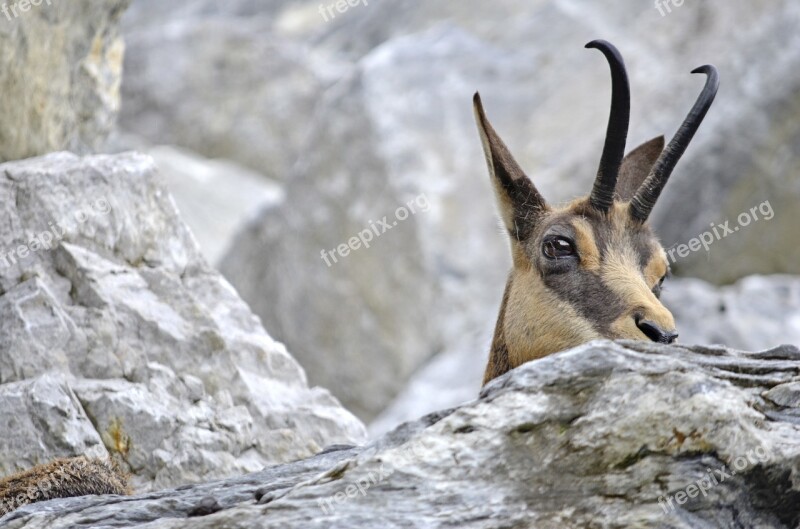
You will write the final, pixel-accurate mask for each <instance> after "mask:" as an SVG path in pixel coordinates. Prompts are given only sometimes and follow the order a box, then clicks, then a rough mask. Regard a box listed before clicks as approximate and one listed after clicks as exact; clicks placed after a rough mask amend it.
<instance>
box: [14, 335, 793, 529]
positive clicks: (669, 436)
mask: <svg viewBox="0 0 800 529" xmlns="http://www.w3.org/2000/svg"><path fill="white" fill-rule="evenodd" d="M798 381H800V350H798V349H797V348H796V347H793V346H781V347H778V348H775V349H772V350H768V351H764V352H760V353H750V352H741V351H736V350H733V349H727V348H724V347H701V346H675V345H673V346H665V345H657V344H649V343H644V342H619V343H614V342H608V341H597V342H591V343H589V344H586V345H584V346H581V347H578V348H575V349H572V350H569V351H565V352H562V353H558V354H555V355H552V356H550V357H547V358H543V359H541V360H537V361H534V362H530V363H528V364H526V365H524V366H522V367H521V368H519V369H516V370H514V371H512V372H511V373H508V374H507V375H505V376H503V377H500V378H498V379H496V380H495V381H493V382H492V383H491V384H489V385H488V386H487V387H486V388H485V389H484V390H483V392H482V393H481V395H480V398H478V399H477V400H475V401H473V402H470V403H468V404H465V405H463V406H461V407H458V408H454V409H451V410H447V411H443V412H439V413H436V414H432V415H429V416H426V417H424V418H423V419H420V420H418V421H415V422H411V423H407V424H405V425H403V426H401V427H399V428H397V429H396V430H394V431H393V432H391V433H388V434H386V435H385V436H384V437H382V438H380V439H378V440H376V441H374V442H372V443H371V444H368V445H365V446H363V447H359V448H346V447H344V448H341V449H338V450H333V451H328V452H327V453H323V454H321V455H318V456H315V457H313V458H310V459H307V460H304V461H300V462H296V463H290V464H287V465H279V466H276V467H272V468H270V469H267V470H264V471H262V472H259V473H254V474H250V475H247V476H243V477H239V478H234V479H229V480H223V481H217V482H213V483H207V484H202V485H192V486H188V487H183V488H179V489H175V490H166V491H161V492H155V493H149V494H144V495H140V496H136V497H133V498H120V497H113V496H107V497H89V498H76V499H68V500H56V501H52V502H47V503H41V504H35V505H30V506H26V507H23V508H21V509H19V510H18V511H16V512H15V513H12V514H10V515H8V516H7V517H6V518H4V519H2V520H1V521H0V524H3V525H4V526H5V527H9V528H23V527H25V528H38V527H42V528H44V527H47V528H61V527H64V528H66V527H72V528H81V527H86V528H88V527H93V528H94V527H148V528H178V527H198V528H218V527H219V528H221V527H225V528H236V527H242V528H249V527H269V528H272V527H274V528H286V527H303V528H317V527H318V528H323V527H324V528H339V527H341V528H354V527H376V526H381V527H420V528H422V527H469V528H501V527H504V528H508V527H515V528H516V527H519V528H522V527H536V528H561V529H565V528H576V529H578V528H580V529H586V528H600V527H602V528H631V527H637V528H647V527H652V528H656V527H657V528H686V529H689V528H692V529H697V528H709V529H711V528H719V527H759V528H784V527H785V528H794V527H797V524H798V522H800V486H798V485H797V477H796V473H797V469H798V466H799V465H800V435H798V434H800V410H798V407H797V406H798V402H800V396H799V395H800V393H799V392H800V389H798V387H799V386H798ZM712 477H713V479H712ZM701 487H702V491H701ZM659 500H660V501H659Z"/></svg>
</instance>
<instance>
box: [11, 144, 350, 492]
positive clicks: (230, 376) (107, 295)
mask: <svg viewBox="0 0 800 529" xmlns="http://www.w3.org/2000/svg"><path fill="white" fill-rule="evenodd" d="M0 204H2V206H1V207H2V209H3V214H2V218H4V219H7V220H6V222H5V223H4V224H2V225H0V294H1V295H0V314H2V318H0V399H2V401H3V406H2V408H3V412H2V413H3V414H4V415H3V416H4V417H5V420H4V421H3V423H2V429H3V431H4V432H8V433H4V434H3V437H4V439H3V441H2V442H3V443H6V444H8V446H9V447H11V449H9V450H8V451H6V450H2V451H0V471H2V472H3V473H4V474H6V473H9V472H12V471H14V470H19V469H22V468H26V467H28V466H30V465H31V464H34V463H37V462H42V461H43V460H46V459H48V458H50V457H53V456H68V455H77V454H81V453H84V452H86V451H88V450H92V451H94V452H98V451H99V452H100V453H104V451H105V450H108V451H111V452H113V453H117V454H119V455H120V456H122V459H123V460H124V461H125V463H126V464H127V465H128V467H129V468H130V469H131V470H132V471H133V472H134V485H135V486H136V488H137V489H138V490H148V489H149V488H151V487H156V488H163V487H167V486H174V485H178V484H183V483H186V482H192V481H198V480H201V479H210V478H214V477H223V476H230V475H234V474H241V473H242V472H245V471H253V470H257V469H260V468H263V467H264V466H265V465H269V464H275V463H281V462H286V461H292V460H296V459H299V458H303V457H307V456H309V455H311V454H313V453H316V452H317V451H319V450H320V449H321V448H322V447H324V446H326V445H328V444H331V443H337V442H353V441H359V440H361V439H363V436H364V428H363V425H362V424H361V423H360V422H359V421H358V420H357V419H355V418H354V417H353V416H352V415H351V414H350V413H349V412H347V411H345V410H344V409H343V408H342V407H341V406H340V405H339V403H338V402H337V401H336V400H335V399H334V398H333V397H331V396H330V394H329V393H328V392H327V391H326V390H323V389H320V388H309V387H308V385H307V382H306V377H305V374H304V372H303V370H302V368H301V367H300V366H299V365H298V364H297V363H296V362H295V361H294V359H293V358H292V357H291V356H290V355H289V354H288V353H287V352H286V349H285V348H284V347H283V345H281V344H279V343H277V342H275V341H273V340H272V338H270V337H269V335H267V334H266V332H265V331H264V329H263V328H262V327H261V324H260V323H259V321H258V319H257V318H256V317H255V316H254V315H253V314H252V313H251V312H250V310H249V308H248V307H247V306H246V305H245V303H244V302H243V301H242V300H241V299H240V298H239V297H238V295H237V294H236V292H235V291H234V290H233V288H232V287H231V286H230V284H228V283H227V282H226V281H225V280H224V279H223V278H222V277H221V276H220V275H219V274H218V273H217V272H216V271H214V270H213V269H212V268H211V267H210V266H209V265H208V264H207V263H206V262H205V260H204V259H203V258H202V257H201V255H200V251H199V249H198V248H197V245H196V244H195V242H194V239H193V237H192V235H191V233H190V232H189V231H188V229H187V228H186V226H185V225H184V224H183V223H182V221H181V220H180V218H179V217H178V215H177V211H176V209H175V206H174V203H173V201H172V198H171V196H170V195H169V194H168V193H167V192H166V190H165V189H164V187H163V186H162V184H161V183H160V182H159V180H158V176H157V173H156V169H155V167H154V165H153V162H152V159H151V158H149V157H147V156H144V155H139V154H132V153H129V154H121V155H116V156H92V157H85V158H79V157H77V156H74V155H71V154H66V153H56V154H52V155H48V156H45V157H42V158H36V159H31V160H26V161H23V162H12V163H7V164H5V165H3V166H2V179H0ZM50 372H57V373H60V375H59V376H61V377H62V378H56V379H54V378H52V376H51V375H49V374H47V373H50ZM49 403H52V405H51V404H49ZM51 406H52V409H51ZM15 425H18V426H19V427H17V426H15ZM98 439H100V440H102V444H100V443H98ZM104 447H105V448H104Z"/></svg>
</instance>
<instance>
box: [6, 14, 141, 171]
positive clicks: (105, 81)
mask: <svg viewBox="0 0 800 529" xmlns="http://www.w3.org/2000/svg"><path fill="white" fill-rule="evenodd" d="M36 3H37V4H39V5H32V3H31V2H6V3H4V4H3V6H4V10H3V12H2V15H0V92H1V93H2V94H3V96H2V97H0V115H2V116H3V121H2V125H0V161H5V160H16V159H20V158H27V157H30V156H37V155H40V154H44V153H48V152H52V151H57V150H70V151H73V152H83V153H85V152H93V151H96V150H97V149H99V148H100V147H101V146H102V145H103V142H104V141H105V139H106V137H107V135H108V134H109V133H110V132H111V129H112V128H113V127H114V124H115V121H116V116H117V112H118V111H119V105H120V82H121V80H122V62H123V53H124V48H125V47H124V44H123V41H122V38H121V37H120V34H119V29H118V25H119V19H120V17H121V15H122V13H123V12H124V11H125V9H126V8H127V6H128V4H129V3H130V0H74V1H69V2H61V1H58V0H55V1H54V0H41V1H40V2H36ZM26 6H27V8H26Z"/></svg>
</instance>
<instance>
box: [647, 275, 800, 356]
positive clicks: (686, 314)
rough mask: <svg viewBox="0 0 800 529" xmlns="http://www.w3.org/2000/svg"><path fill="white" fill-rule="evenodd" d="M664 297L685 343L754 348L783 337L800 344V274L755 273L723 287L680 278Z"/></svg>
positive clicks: (763, 346) (772, 343) (665, 292)
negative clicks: (755, 274)
mask: <svg viewBox="0 0 800 529" xmlns="http://www.w3.org/2000/svg"><path fill="white" fill-rule="evenodd" d="M673 283H674V284H673ZM663 299H664V303H665V304H666V305H667V306H668V307H669V308H670V309H671V310H672V313H673V314H674V315H675V319H676V321H677V322H678V329H679V331H680V338H679V340H680V341H681V342H682V343H701V344H724V345H727V346H729V347H735V348H737V349H745V350H751V351H758V350H761V349H767V348H769V347H774V346H775V345H776V344H777V343H778V341H785V342H787V343H800V277H798V276H780V275H775V276H751V277H746V278H744V279H742V280H741V281H739V282H737V283H736V284H734V285H730V286H726V287H720V288H715V287H713V286H712V285H709V284H708V283H705V282H703V281H701V280H698V279H680V280H675V281H674V282H673V281H670V282H669V284H668V285H667V288H666V289H665V291H664V294H663Z"/></svg>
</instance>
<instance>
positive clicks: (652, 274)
mask: <svg viewBox="0 0 800 529" xmlns="http://www.w3.org/2000/svg"><path fill="white" fill-rule="evenodd" d="M475 114H476V121H477V123H478V128H479V131H480V133H481V140H482V142H483V145H484V151H485V154H486V160H487V165H488V167H489V173H490V175H491V179H492V182H493V187H494V191H495V195H496V196H497V202H498V206H499V210H500V217H501V219H502V220H503V223H504V224H505V226H506V229H507V230H508V233H509V235H510V242H511V255H512V258H513V259H512V261H513V268H512V270H511V273H510V274H509V278H508V281H507V283H506V290H505V294H504V296H503V302H502V305H501V307H500V314H499V316H498V319H497V325H496V327H495V334H494V339H493V340H492V350H491V353H490V357H489V362H488V365H487V367H486V372H485V375H484V384H486V383H487V382H489V381H490V380H492V379H494V378H496V377H498V376H500V375H502V374H503V373H506V372H507V371H509V370H511V369H513V368H515V367H517V366H519V365H521V364H523V363H525V362H528V361H530V360H534V359H537V358H541V357H544V356H547V355H550V354H552V353H555V352H558V351H562V350H564V349H568V348H570V347H574V346H577V345H580V344H582V343H585V342H587V341H590V340H593V339H597V338H610V339H618V338H626V339H635V340H649V339H650V338H648V336H647V335H646V334H645V333H644V332H643V331H642V330H641V328H640V327H639V323H638V322H639V321H642V320H645V321H648V322H652V323H653V324H655V325H657V326H658V327H659V328H661V329H664V330H666V331H669V332H673V331H674V329H675V322H674V320H673V317H672V314H671V313H670V312H669V311H668V310H667V309H666V308H665V307H664V306H663V305H662V304H661V302H660V301H659V299H658V294H659V292H660V284H661V282H662V281H663V278H664V277H665V276H666V274H667V272H668V262H667V259H666V253H665V252H664V250H663V248H662V247H661V245H660V244H659V242H658V240H657V239H656V237H655V236H654V234H653V233H652V231H651V230H650V228H649V227H648V226H647V225H646V224H642V223H641V222H638V221H636V220H635V219H633V218H631V215H630V214H629V211H628V208H629V203H628V202H627V201H624V200H622V199H629V198H630V196H632V195H633V193H634V192H635V190H636V189H638V187H639V186H640V185H641V183H642V181H644V179H645V178H646V177H647V175H648V173H649V172H650V170H651V168H652V166H653V163H654V162H655V160H656V158H657V157H658V154H659V152H660V151H661V149H663V145H664V140H663V138H661V137H659V138H655V139H654V140H650V141H649V142H647V143H645V144H643V145H642V146H640V147H638V148H637V149H634V150H633V151H632V152H631V153H630V154H628V156H626V157H625V159H624V160H623V163H622V166H621V168H620V171H619V178H618V182H617V200H616V201H615V202H614V204H613V205H612V207H611V208H610V209H609V210H608V211H606V212H601V211H598V210H597V209H595V208H593V207H592V206H591V204H590V202H589V199H588V198H581V199H578V200H575V201H573V202H572V203H570V204H567V205H565V206H562V207H553V206H550V205H548V204H547V203H546V202H545V201H544V199H543V198H542V197H541V195H540V194H539V192H538V191H537V190H536V188H535V186H534V185H533V183H532V182H531V180H530V179H528V177H527V176H526V175H525V173H524V172H523V171H522V169H521V168H520V167H519V165H517V163H516V161H515V160H514V158H513V157H512V156H511V154H510V153H509V152H508V148H507V147H506V146H505V144H504V143H503V142H502V140H501V139H500V137H499V136H498V135H497V132H496V131H495V130H494V129H493V128H492V126H491V124H490V123H489V121H488V119H487V118H486V115H485V114H484V111H483V107H482V105H481V102H480V98H478V97H477V96H476V99H475ZM553 235H556V236H563V237H567V238H568V239H569V240H571V241H573V242H574V248H575V250H576V254H577V259H576V260H569V261H563V262H561V261H560V260H549V259H547V258H546V257H545V256H544V255H543V253H542V252H543V250H542V248H543V241H544V240H545V238H546V237H549V236H553Z"/></svg>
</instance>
